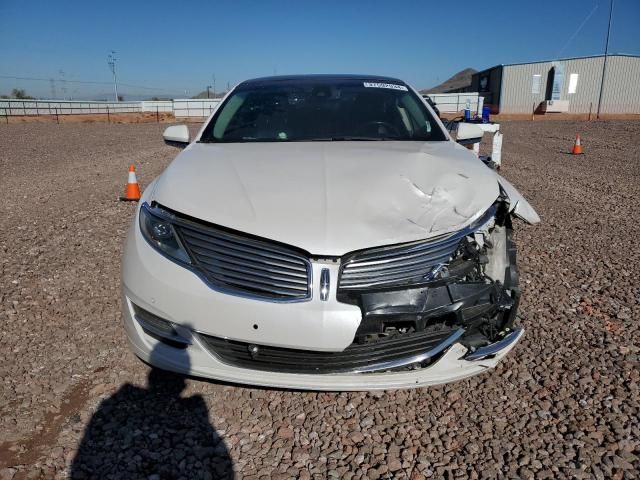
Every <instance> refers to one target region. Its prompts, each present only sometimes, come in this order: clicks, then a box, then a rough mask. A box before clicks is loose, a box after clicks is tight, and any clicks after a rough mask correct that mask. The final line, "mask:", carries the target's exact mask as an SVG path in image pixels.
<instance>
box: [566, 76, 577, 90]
mask: <svg viewBox="0 0 640 480" xmlns="http://www.w3.org/2000/svg"><path fill="white" fill-rule="evenodd" d="M577 88H578V74H577V73H572V74H571V75H569V92H568V93H576V89H577Z"/></svg>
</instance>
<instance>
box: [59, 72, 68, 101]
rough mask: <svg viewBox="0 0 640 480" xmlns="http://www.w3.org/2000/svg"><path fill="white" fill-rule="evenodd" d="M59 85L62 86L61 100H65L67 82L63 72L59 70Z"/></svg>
mask: <svg viewBox="0 0 640 480" xmlns="http://www.w3.org/2000/svg"><path fill="white" fill-rule="evenodd" d="M58 73H60V83H61V84H62V87H61V90H62V99H63V100H66V99H67V81H66V80H65V76H64V75H65V73H64V71H63V70H60V72H58Z"/></svg>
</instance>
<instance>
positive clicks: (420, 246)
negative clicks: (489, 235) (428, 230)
mask: <svg viewBox="0 0 640 480" xmlns="http://www.w3.org/2000/svg"><path fill="white" fill-rule="evenodd" d="M494 215H495V208H494V207H492V208H490V209H489V210H487V211H486V212H485V213H484V214H483V215H481V216H480V218H478V219H477V220H476V221H474V222H473V223H472V224H471V225H469V226H468V227H466V228H463V229H462V230H459V231H457V232H453V233H450V234H446V235H441V236H439V237H435V238H432V239H429V240H421V241H418V242H412V243H404V244H401V245H393V246H388V247H379V248H372V249H370V250H364V251H362V252H356V253H353V254H351V255H348V256H347V257H345V258H344V259H343V261H342V266H341V268H340V280H339V283H338V289H339V290H358V289H364V288H385V287H394V286H403V285H407V284H415V283H421V282H426V281H428V280H430V279H431V277H432V275H433V273H434V269H436V268H437V267H438V266H439V265H442V264H447V263H448V262H449V260H450V259H451V257H452V255H453V254H454V253H455V251H456V250H457V248H458V245H459V244H460V242H461V241H462V239H463V238H464V237H466V236H467V235H469V234H472V233H473V232H475V231H476V230H477V229H478V228H479V227H481V226H482V225H484V224H486V223H487V222H488V221H489V220H490V219H491V218H493V216H494Z"/></svg>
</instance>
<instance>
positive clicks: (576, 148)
mask: <svg viewBox="0 0 640 480" xmlns="http://www.w3.org/2000/svg"><path fill="white" fill-rule="evenodd" d="M571 155H582V145H580V135H579V134H578V135H576V142H575V143H574V144H573V149H572V150H571Z"/></svg>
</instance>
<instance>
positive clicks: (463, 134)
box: [456, 123, 484, 145]
mask: <svg viewBox="0 0 640 480" xmlns="http://www.w3.org/2000/svg"><path fill="white" fill-rule="evenodd" d="M483 135H484V130H482V127H479V126H478V125H474V124H473V123H459V124H458V134H457V135H456V142H458V143H459V144H460V145H471V144H473V143H480V142H481V141H482V136H483Z"/></svg>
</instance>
